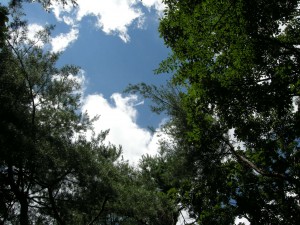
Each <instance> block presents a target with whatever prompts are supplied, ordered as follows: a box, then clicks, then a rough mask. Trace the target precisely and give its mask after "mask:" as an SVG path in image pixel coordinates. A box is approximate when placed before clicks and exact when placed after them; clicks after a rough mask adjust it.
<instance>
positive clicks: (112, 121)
mask: <svg viewBox="0 0 300 225" xmlns="http://www.w3.org/2000/svg"><path fill="white" fill-rule="evenodd" d="M137 104H141V102H138V98H137V96H135V95H130V96H122V95H121V94H119V93H114V94H113V95H112V96H111V98H110V101H109V100H107V99H105V98H104V97H103V95H101V94H94V95H89V96H87V97H86V98H85V100H84V103H83V107H82V109H83V111H86V112H87V113H88V115H89V116H90V117H94V116H100V118H99V119H98V120H97V121H96V122H95V123H94V129H95V132H96V133H99V132H100V131H101V130H102V131H103V130H107V129H109V130H110V132H109V135H108V136H107V138H106V141H107V142H110V143H112V144H115V145H121V146H122V148H123V156H124V159H125V160H128V161H129V162H130V163H133V164H135V165H137V163H138V161H139V160H140V158H141V156H142V155H144V154H149V155H154V154H156V153H157V149H158V141H159V138H160V137H159V135H158V134H154V135H153V134H152V133H151V132H150V131H148V130H146V129H143V128H141V127H139V125H138V124H137V123H136V119H137V116H138V112H137V110H136V108H135V107H136V105H137Z"/></svg>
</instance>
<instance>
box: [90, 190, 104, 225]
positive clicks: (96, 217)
mask: <svg viewBox="0 0 300 225" xmlns="http://www.w3.org/2000/svg"><path fill="white" fill-rule="evenodd" d="M107 201H108V197H107V196H105V197H104V201H103V202H102V206H101V209H100V211H99V213H98V214H97V215H96V216H95V218H94V219H93V220H92V221H91V222H89V223H88V225H92V224H93V223H94V222H96V220H97V219H98V218H99V217H100V216H101V214H102V213H103V211H104V207H105V204H106V202H107Z"/></svg>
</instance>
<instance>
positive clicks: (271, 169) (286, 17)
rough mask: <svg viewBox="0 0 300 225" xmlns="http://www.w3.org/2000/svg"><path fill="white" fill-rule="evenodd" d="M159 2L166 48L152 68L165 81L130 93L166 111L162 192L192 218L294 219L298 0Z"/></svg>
mask: <svg viewBox="0 0 300 225" xmlns="http://www.w3.org/2000/svg"><path fill="white" fill-rule="evenodd" d="M164 3H165V4H166V5H167V8H166V10H165V16H164V17H163V18H162V20H161V22H160V27H159V31H160V34H161V36H162V38H163V39H164V41H165V44H166V45H167V46H168V47H170V48H171V50H172V53H171V55H170V56H169V57H168V58H167V59H166V60H164V61H163V62H162V63H161V64H160V67H159V69H157V71H156V72H157V73H161V72H167V73H173V78H172V80H171V82H170V84H169V85H168V87H162V88H157V87H153V86H149V85H145V84H140V85H136V86H131V87H130V88H129V91H131V92H138V93H140V94H142V95H144V96H145V97H147V98H150V99H152V100H153V101H154V103H155V104H156V105H155V106H154V110H155V111H160V110H162V111H164V110H165V111H166V112H167V115H169V118H170V121H169V123H167V124H166V125H165V127H164V130H165V132H166V133H167V134H168V135H170V137H171V139H172V145H166V144H163V145H162V150H163V151H162V155H161V157H160V159H163V158H165V157H167V159H166V160H163V162H161V163H162V165H165V168H167V169H166V170H168V171H169V172H168V173H169V174H173V176H174V177H177V179H176V180H175V181H170V183H169V184H170V187H169V190H171V192H172V193H176V194H173V196H175V198H177V202H179V204H181V205H182V207H185V208H186V210H188V211H189V213H190V217H191V218H194V219H195V223H196V224H233V222H234V220H235V218H236V217H238V216H243V217H246V218H247V219H248V220H249V221H250V222H251V224H296V223H298V222H299V221H300V217H299V215H300V214H299V213H300V196H299V192H300V181H299V176H300V154H299V147H300V144H299V140H300V130H299V124H300V112H299V99H300V86H299V84H300V73H299V72H300V71H299V68H300V64H299V63H300V48H299V44H300V39H299V37H300V36H299V34H300V23H299V22H300V20H299V13H300V12H299V4H300V2H299V1H296V0H292V1H285V0H280V1H278V0H276V1H275V0H274V1H273V0H253V1H248V0H225V1H217V0H184V1H183V0H165V1H164ZM153 160H155V159H153ZM156 160H157V159H156ZM170 176H172V175H170Z"/></svg>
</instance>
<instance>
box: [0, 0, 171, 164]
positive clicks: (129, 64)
mask: <svg viewBox="0 0 300 225" xmlns="http://www.w3.org/2000/svg"><path fill="white" fill-rule="evenodd" d="M0 1H1V2H3V3H4V2H7V1H3V0H0ZM77 3H78V5H77V7H73V6H72V5H67V6H64V7H63V6H62V5H59V4H56V3H55V4H53V5H52V6H51V7H50V8H49V12H46V11H45V10H44V9H43V8H42V6H41V4H38V3H30V4H24V6H23V9H24V12H25V13H26V19H27V21H28V28H29V37H30V38H32V39H34V33H35V32H36V31H38V30H41V29H42V28H43V27H44V26H47V25H55V28H54V30H53V31H52V34H51V40H50V45H49V46H48V48H49V50H50V51H52V52H60V53H61V56H60V59H59V61H58V63H57V66H58V67H61V66H63V65H66V64H72V65H76V66H79V67H80V68H81V69H80V76H79V77H80V80H81V82H82V86H83V92H82V93H83V100H82V101H83V102H82V111H83V112H85V111H86V112H87V113H88V114H89V115H90V116H91V117H93V116H97V115H99V116H100V118H99V120H98V121H96V122H95V123H94V129H95V132H96V133H98V132H100V131H101V130H107V129H109V130H110V132H109V135H108V136H107V138H106V142H107V143H108V142H110V143H112V144H115V145H121V146H122V149H123V158H124V159H125V160H128V161H129V162H130V163H131V164H133V165H137V164H138V162H139V160H140V158H141V156H142V155H145V154H149V155H154V154H156V153H157V149H158V141H159V138H160V137H161V134H160V133H159V132H157V133H153V132H151V131H150V130H149V128H148V127H154V128H156V129H159V126H160V125H161V124H162V123H163V122H164V121H165V120H166V118H165V117H164V116H163V115H161V116H158V115H157V114H154V113H152V112H151V111H150V108H149V104H150V101H149V100H144V99H142V98H141V97H140V96H136V95H128V94H124V93H123V91H124V90H125V88H126V87H127V86H128V85H129V84H137V83H141V82H144V83H147V84H155V85H162V84H164V83H165V82H166V80H168V79H169V78H170V75H167V74H161V75H155V74H154V72H153V70H154V69H156V68H157V67H158V66H159V63H160V62H161V61H162V60H163V59H165V58H166V57H167V56H168V54H169V52H170V50H169V49H168V48H167V47H166V46H165V45H164V42H163V40H162V39H161V38H160V36H159V32H158V25H159V19H160V18H161V17H162V15H163V9H164V5H163V4H162V3H161V2H160V0H142V1H140V0H109V1H108V0H77Z"/></svg>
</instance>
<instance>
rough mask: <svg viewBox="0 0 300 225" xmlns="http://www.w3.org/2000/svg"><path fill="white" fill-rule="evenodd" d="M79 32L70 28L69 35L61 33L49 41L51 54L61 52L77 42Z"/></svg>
mask: <svg viewBox="0 0 300 225" xmlns="http://www.w3.org/2000/svg"><path fill="white" fill-rule="evenodd" d="M78 35H79V31H78V29H76V28H72V29H71V30H70V32H69V33H62V34H59V35H58V36H56V37H54V38H52V39H51V46H52V50H51V51H52V52H62V51H64V50H65V49H66V48H67V47H68V46H69V45H70V44H71V43H73V42H74V41H76V40H77V38H78Z"/></svg>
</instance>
